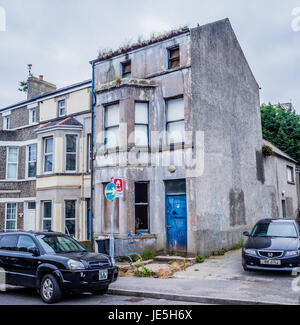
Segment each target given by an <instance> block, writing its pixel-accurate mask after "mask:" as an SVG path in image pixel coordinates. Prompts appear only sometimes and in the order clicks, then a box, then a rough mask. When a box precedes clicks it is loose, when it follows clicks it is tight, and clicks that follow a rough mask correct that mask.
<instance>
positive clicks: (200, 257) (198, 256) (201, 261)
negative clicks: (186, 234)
mask: <svg viewBox="0 0 300 325" xmlns="http://www.w3.org/2000/svg"><path fill="white" fill-rule="evenodd" d="M203 262H204V257H203V256H202V255H201V253H200V252H197V256H196V263H203Z"/></svg>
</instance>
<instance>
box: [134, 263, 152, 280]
mask: <svg viewBox="0 0 300 325" xmlns="http://www.w3.org/2000/svg"><path fill="white" fill-rule="evenodd" d="M140 269H141V270H140ZM133 273H134V275H135V276H138V277H140V278H146V277H150V276H152V274H153V272H152V271H151V270H150V269H148V268H147V267H146V266H145V265H144V264H141V265H140V266H139V267H138V268H136V269H135V270H134V271H133Z"/></svg>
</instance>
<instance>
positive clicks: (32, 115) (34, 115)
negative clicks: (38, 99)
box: [29, 107, 37, 125]
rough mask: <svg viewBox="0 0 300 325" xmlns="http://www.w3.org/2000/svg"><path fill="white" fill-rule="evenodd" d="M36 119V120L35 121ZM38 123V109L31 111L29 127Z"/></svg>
mask: <svg viewBox="0 0 300 325" xmlns="http://www.w3.org/2000/svg"><path fill="white" fill-rule="evenodd" d="M33 117H34V119H33ZM36 123H37V107H34V108H30V109H29V125H31V124H36Z"/></svg>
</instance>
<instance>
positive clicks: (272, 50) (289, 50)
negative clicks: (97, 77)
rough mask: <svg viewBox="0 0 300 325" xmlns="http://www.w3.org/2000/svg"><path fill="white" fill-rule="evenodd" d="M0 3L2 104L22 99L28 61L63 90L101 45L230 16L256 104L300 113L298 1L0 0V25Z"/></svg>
mask: <svg viewBox="0 0 300 325" xmlns="http://www.w3.org/2000/svg"><path fill="white" fill-rule="evenodd" d="M298 7H299V13H298V14H297V15H296V16H292V11H293V9H294V8H298ZM1 8H4V10H5V13H6V31H0V107H5V106H7V105H10V104H13V103H15V102H16V101H20V100H23V99H25V95H24V93H21V92H19V91H18V86H19V81H21V80H25V79H26V78H27V68H26V67H27V64H28V63H31V64H32V65H33V70H32V71H33V73H34V74H35V75H39V74H43V75H44V76H45V79H46V80H47V81H49V82H52V83H55V84H56V85H57V86H58V87H63V86H67V85H68V84H71V83H75V82H78V81H83V80H86V79H89V78H90V77H91V68H90V65H89V60H91V59H94V58H96V56H97V53H98V50H99V49H100V48H117V47H119V46H120V45H122V44H124V43H127V42H131V41H132V42H134V41H136V39H137V38H138V37H139V36H141V35H142V36H143V37H144V38H148V37H149V36H150V34H151V33H153V32H161V31H165V30H169V29H172V28H175V27H178V26H182V25H186V24H189V26H190V27H195V26H196V25H197V23H199V24H205V23H209V22H212V21H215V20H219V19H223V18H226V17H228V18H229V19H230V20H231V23H232V25H233V28H234V30H235V32H236V34H237V37H238V39H239V41H240V43H241V46H242V48H243V50H244V52H245V55H246V57H247V59H248V61H249V64H250V66H251V68H252V70H253V72H254V75H255V77H256V79H257V81H258V83H259V84H260V86H261V87H262V90H261V102H262V103H263V102H266V103H267V102H272V103H278V102H289V101H292V102H293V104H294V106H295V108H296V110H297V112H298V113H300V89H299V84H300V73H299V72H300V19H299V20H295V19H297V17H298V18H300V0H285V1H283V0H251V1H250V0H249V1H248V0H247V1H246V0H184V1H182V0H127V1H122V0H109V1H104V0H51V1H50V0H49V1H47V0H0V30H1V18H3V17H2V16H3V15H1V12H3V10H1ZM294 10H295V13H296V11H297V9H294ZM293 21H294V25H293V26H296V27H298V26H299V31H298V32H297V31H294V30H293V28H292V23H293ZM2 25H3V19H2Z"/></svg>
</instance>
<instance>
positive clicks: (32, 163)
mask: <svg viewBox="0 0 300 325" xmlns="http://www.w3.org/2000/svg"><path fill="white" fill-rule="evenodd" d="M27 157H28V161H27V164H28V166H27V177H35V176H36V144H31V145H29V146H27Z"/></svg>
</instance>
